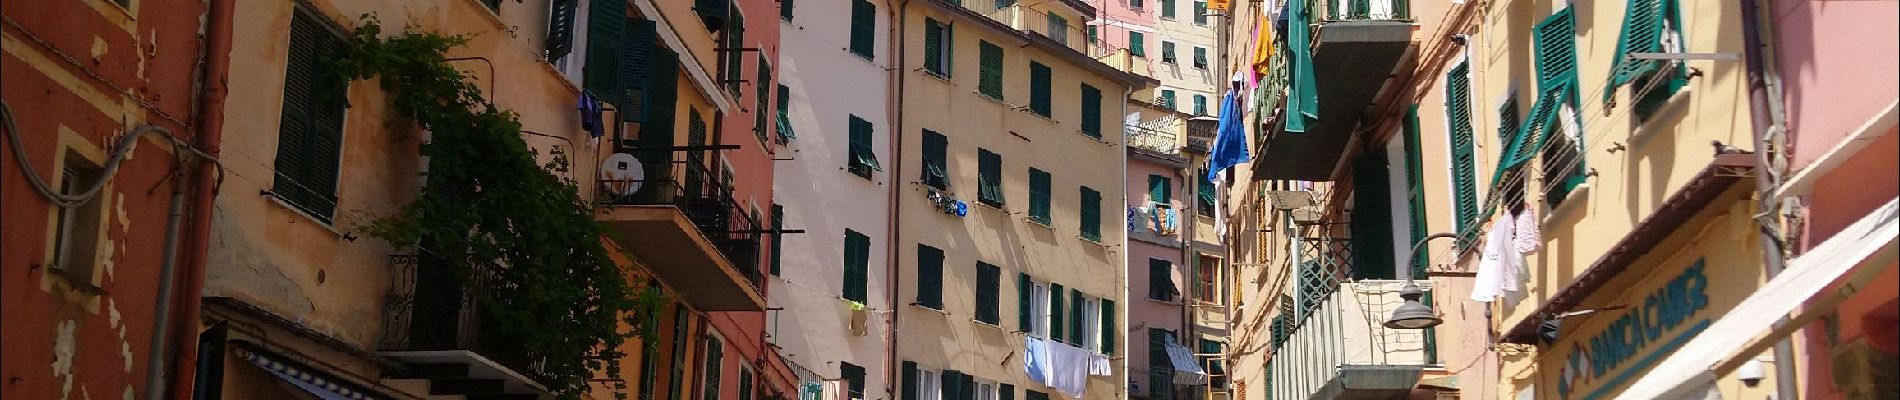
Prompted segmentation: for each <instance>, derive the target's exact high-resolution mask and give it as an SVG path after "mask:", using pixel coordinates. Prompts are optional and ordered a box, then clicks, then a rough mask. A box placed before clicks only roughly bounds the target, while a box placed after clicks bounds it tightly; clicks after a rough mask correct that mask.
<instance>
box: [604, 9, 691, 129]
mask: <svg viewBox="0 0 1900 400" xmlns="http://www.w3.org/2000/svg"><path fill="white" fill-rule="evenodd" d="M656 29H658V27H657V25H655V24H654V22H653V21H648V20H637V21H632V22H629V23H628V27H627V31H626V41H625V42H624V43H622V45H621V52H620V76H619V77H617V78H615V81H617V82H619V85H620V88H621V90H622V92H621V94H620V95H619V96H615V97H611V98H613V99H618V100H619V101H620V103H615V104H620V105H623V106H624V107H623V109H625V110H627V112H622V113H620V120H621V121H625V122H646V120H647V119H648V118H647V115H648V114H649V113H653V112H657V111H656V110H649V109H648V108H649V107H648V104H650V103H652V102H653V100H654V99H653V97H657V96H671V95H672V94H661V93H655V92H654V87H655V86H659V85H658V82H655V81H656V80H659V79H665V78H672V76H671V75H667V76H664V77H662V76H660V75H656V74H654V72H655V70H660V69H665V68H663V67H657V66H656V64H657V63H667V62H677V61H675V59H672V58H668V59H660V58H658V57H659V56H662V55H665V54H666V53H668V52H664V51H660V49H659V46H658V41H659V40H660V39H659V31H657V30H656Z"/></svg>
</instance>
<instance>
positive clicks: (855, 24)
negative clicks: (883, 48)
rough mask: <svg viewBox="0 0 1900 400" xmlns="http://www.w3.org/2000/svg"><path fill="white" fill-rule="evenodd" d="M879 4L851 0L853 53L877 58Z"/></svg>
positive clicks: (862, 0) (863, 0)
mask: <svg viewBox="0 0 1900 400" xmlns="http://www.w3.org/2000/svg"><path fill="white" fill-rule="evenodd" d="M876 45H877V6H875V5H871V2H870V1H869V0H851V54H857V55H858V56H859V57H864V58H866V59H871V58H876V57H877V56H875V55H874V54H876V53H874V50H873V49H872V48H873V47H875V46H876Z"/></svg>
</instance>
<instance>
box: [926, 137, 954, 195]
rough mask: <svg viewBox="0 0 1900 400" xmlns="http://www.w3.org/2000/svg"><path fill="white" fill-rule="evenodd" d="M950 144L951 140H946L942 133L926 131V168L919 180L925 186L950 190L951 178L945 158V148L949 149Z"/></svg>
mask: <svg viewBox="0 0 1900 400" xmlns="http://www.w3.org/2000/svg"><path fill="white" fill-rule="evenodd" d="M949 142H950V140H949V139H948V138H945V137H944V136H943V134H941V133H937V132H936V131H932V130H929V129H925V130H924V138H923V147H924V148H923V150H924V151H923V163H924V168H923V176H922V177H920V178H918V179H920V180H922V183H923V184H924V185H925V186H930V187H934V188H937V190H947V189H949V188H950V177H949V175H948V172H947V171H948V167H946V166H945V165H944V158H945V157H946V156H945V154H944V152H945V149H944V148H945V147H949Z"/></svg>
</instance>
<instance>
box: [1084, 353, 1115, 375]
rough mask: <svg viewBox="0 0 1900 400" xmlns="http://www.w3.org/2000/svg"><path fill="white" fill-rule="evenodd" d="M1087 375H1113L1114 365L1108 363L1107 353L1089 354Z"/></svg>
mask: <svg viewBox="0 0 1900 400" xmlns="http://www.w3.org/2000/svg"><path fill="white" fill-rule="evenodd" d="M1089 375H1093V376H1113V375H1115V367H1114V365H1112V364H1109V360H1108V355H1106V354H1090V355H1089Z"/></svg>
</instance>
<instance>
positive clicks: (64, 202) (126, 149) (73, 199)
mask: <svg viewBox="0 0 1900 400" xmlns="http://www.w3.org/2000/svg"><path fill="white" fill-rule="evenodd" d="M0 120H4V125H5V127H6V135H7V142H8V144H10V145H12V147H13V160H14V161H15V162H16V163H18V164H19V165H20V170H21V172H22V173H24V174H25V175H26V180H27V182H28V183H31V184H32V185H31V186H33V191H34V192H37V193H39V194H40V196H41V197H45V198H46V199H47V201H50V202H52V203H53V205H55V206H58V207H60V208H77V207H79V206H82V205H85V204H86V203H87V202H90V201H92V199H93V198H94V197H97V196H98V195H99V191H100V189H104V188H105V186H106V182H108V181H111V180H112V175H113V173H115V172H118V170H119V164H120V163H122V162H124V161H125V158H126V154H130V153H131V152H132V150H133V148H135V147H137V146H138V139H139V138H140V137H143V136H145V135H158V136H160V137H162V138H164V139H165V140H166V141H169V142H171V144H172V147H173V148H174V149H178V150H182V151H178V152H176V153H177V154H178V158H179V159H180V163H181V164H182V162H183V159H184V157H185V155H186V154H185V153H186V152H189V153H190V154H191V155H193V156H196V157H198V158H200V159H203V160H209V161H211V162H213V163H216V162H217V158H215V157H211V155H209V154H205V153H204V152H203V151H199V150H198V149H197V148H194V147H191V145H189V144H186V143H185V142H184V141H182V140H179V139H178V137H177V136H174V135H172V132H171V130H169V129H165V128H163V127H160V126H157V125H142V126H139V127H137V128H133V129H132V130H131V131H130V132H126V134H125V135H124V136H121V137H120V138H119V142H118V144H117V145H116V146H113V148H112V154H111V155H110V156H109V157H108V158H106V163H105V166H104V168H103V169H101V170H100V172H99V178H98V179H97V180H95V181H93V182H92V183H90V184H86V185H85V190H80V191H78V193H60V192H59V191H58V190H54V189H53V187H52V186H51V185H47V184H46V181H45V180H44V179H41V178H40V174H39V171H37V170H35V169H34V168H33V162H32V161H30V160H28V159H27V154H26V148H25V147H23V146H22V145H21V143H20V131H19V127H18V126H16V125H14V123H13V107H12V106H11V105H9V104H7V103H6V101H5V100H0ZM218 171H219V173H218V182H219V183H220V184H222V183H223V181H224V173H223V171H224V168H223V166H222V165H220V166H219V167H218ZM214 187H215V186H214Z"/></svg>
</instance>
